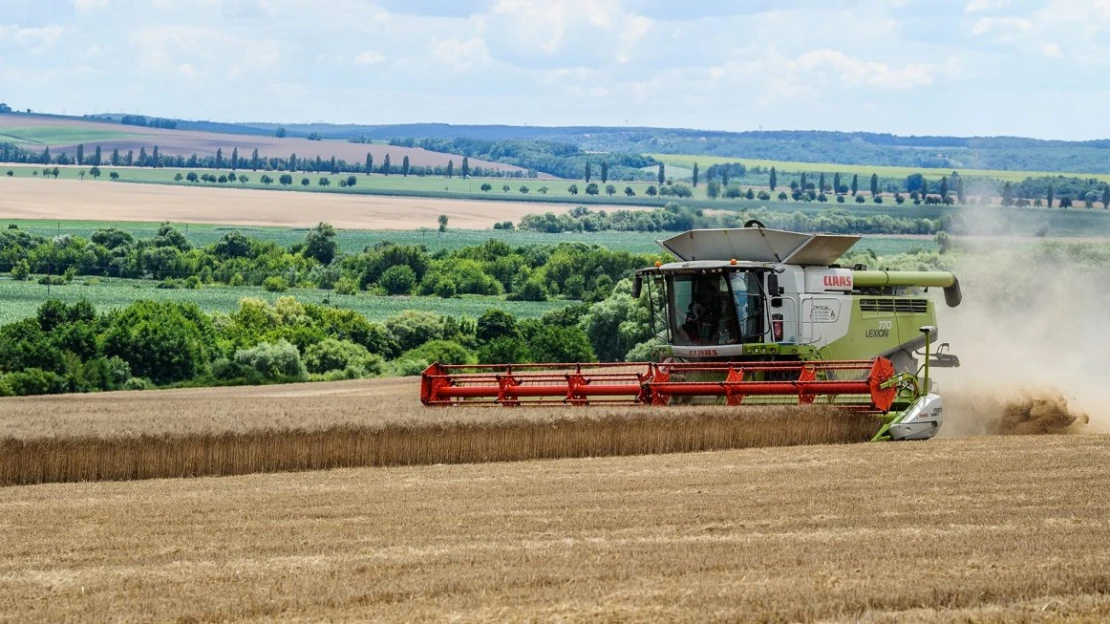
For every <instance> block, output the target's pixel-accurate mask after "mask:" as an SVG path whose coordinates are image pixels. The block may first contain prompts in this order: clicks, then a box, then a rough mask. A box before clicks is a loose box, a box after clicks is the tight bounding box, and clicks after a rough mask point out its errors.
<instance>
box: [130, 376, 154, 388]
mask: <svg viewBox="0 0 1110 624" xmlns="http://www.w3.org/2000/svg"><path fill="white" fill-rule="evenodd" d="M150 388H151V383H150V382H149V381H147V380H145V379H143V378H142V377H132V378H131V379H128V380H127V381H125V382H124V383H123V389H124V390H149V389H150Z"/></svg>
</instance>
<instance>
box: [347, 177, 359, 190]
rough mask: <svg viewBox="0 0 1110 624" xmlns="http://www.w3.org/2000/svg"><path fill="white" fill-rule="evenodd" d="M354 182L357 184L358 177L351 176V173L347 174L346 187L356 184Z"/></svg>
mask: <svg viewBox="0 0 1110 624" xmlns="http://www.w3.org/2000/svg"><path fill="white" fill-rule="evenodd" d="M356 184H358V178H356V177H355V176H353V175H349V176H347V187H348V188H350V187H352V186H354V185H356Z"/></svg>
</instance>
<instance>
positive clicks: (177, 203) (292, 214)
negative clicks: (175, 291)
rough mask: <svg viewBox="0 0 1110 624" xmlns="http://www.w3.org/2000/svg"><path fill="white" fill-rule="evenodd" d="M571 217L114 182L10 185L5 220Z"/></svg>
mask: <svg viewBox="0 0 1110 624" xmlns="http://www.w3.org/2000/svg"><path fill="white" fill-rule="evenodd" d="M547 211H554V212H557V213H562V212H565V211H566V206H565V205H555V204H544V203H537V202H532V203H525V202H511V201H505V202H497V203H492V202H483V201H478V200H457V199H439V198H421V197H386V196H376V195H347V194H340V193H294V192H274V191H263V190H254V189H234V188H232V189H228V188H205V187H196V188H194V187H186V186H158V185H147V184H114V183H111V182H106V181H85V182H81V181H76V180H50V181H46V180H35V179H30V178H12V179H5V180H4V187H3V194H0V218H2V219H5V220H9V219H43V220H56V221H64V220H101V221H144V222H149V221H172V222H174V223H204V224H231V225H256V226H278V227H312V226H314V225H316V224H317V223H319V222H320V221H327V222H328V223H331V224H332V225H334V226H335V227H338V228H346V229H363V230H413V229H416V228H420V227H429V228H435V227H437V223H436V219H438V218H439V216H440V215H446V216H447V217H448V219H449V224H450V227H453V228H455V227H457V228H467V229H486V228H489V227H492V226H493V224H494V223H495V222H500V221H505V220H511V221H513V222H518V221H520V218H521V217H523V216H525V215H529V214H534V213H543V212H547Z"/></svg>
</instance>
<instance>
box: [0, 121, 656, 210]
mask: <svg viewBox="0 0 1110 624" xmlns="http://www.w3.org/2000/svg"><path fill="white" fill-rule="evenodd" d="M2 139H3V136H2V135H0V140H2ZM87 156H88V154H86V157H87ZM108 156H109V154H104V155H103V158H104V160H107V159H108ZM44 168H45V167H42V166H37V167H36V166H28V165H4V164H0V172H3V173H7V172H8V171H11V172H12V174H13V177H21V178H25V177H42V171H43V169H44ZM53 168H54V166H53V165H51V166H50V169H51V170H53ZM90 169H91V167H90V166H87V165H86V166H83V167H77V166H73V165H69V166H60V167H58V178H59V179H64V180H75V179H79V178H81V177H82V176H81V172H85V179H91V177H89V176H88V172H89V170H90ZM100 170H101V172H102V174H101V179H102V180H108V179H109V176H110V173H111V172H113V171H114V172H116V173H118V174H119V181H120V182H144V183H157V184H177V183H180V184H182V185H187V186H217V187H224V186H234V187H236V188H254V189H281V188H286V187H283V186H282V185H281V184H280V183H279V182H278V180H279V179H280V177H281V176H282V175H283V174H285V173H288V172H285V171H261V170H260V171H252V170H250V169H240V170H238V171H236V172H235V174H236V175H238V176H244V175H245V176H247V178H248V182H247V183H245V184H244V183H240V182H236V183H235V184H219V183H216V184H212V183H208V182H200V181H198V182H195V183H191V182H188V181H185V180H182V181H180V182H178V181H176V180H175V179H174V178H175V177H176V176H177V175H178V174H181V175H182V176H187V175H188V174H189V172H190V171H192V172H195V173H196V174H197V175H201V174H205V173H209V174H212V175H215V176H216V177H219V176H220V175H227V174H229V173H231V171H230V170H226V169H225V170H218V169H200V168H198V169H172V168H160V169H152V168H148V167H113V166H111V165H109V164H102V165H101V166H100ZM264 175H266V176H269V177H270V178H273V183H272V184H268V185H267V184H263V183H262V176H264ZM290 175H292V176H293V184H292V185H291V186H290V187H287V189H288V190H298V191H327V192H348V193H360V192H362V193H373V192H379V193H384V192H388V193H390V194H398V195H405V194H408V195H418V196H427V197H466V198H470V199H512V200H514V201H522V200H523V201H552V200H559V199H562V200H568V199H573V200H574V201H582V202H584V203H585V202H588V201H589V200H591V199H604V200H609V201H612V200H617V201H622V202H626V203H632V204H636V203H642V202H644V201H651V202H654V203H658V204H659V205H662V204H663V203H665V202H666V198H662V199H660V198H651V197H649V196H648V195H647V193H646V191H647V187H648V186H649V185H650V184H651V183H650V182H616V181H610V182H609V184H612V185H613V187H615V188H616V193H615V195H614V196H613V197H608V196H606V194H605V187H606V186H608V185H607V184H603V183H601V181H600V180H595V182H597V184H598V186H599V193H600V194H599V196H598V197H597V198H591V197H590V196H588V195H586V183H585V182H583V181H582V180H559V179H539V178H535V179H529V178H462V177H461V176H456V177H452V178H447V177H445V176H417V175H410V176H402V175H400V174H393V175H388V176H387V175H382V174H380V173H375V174H374V175H370V176H367V175H365V174H350V173H343V174H339V175H323V174H316V173H291V174H290ZM351 175H354V177H355V180H356V185H355V186H354V187H352V188H341V187H340V186H339V182H340V180H346V179H347V178H348V177H349V176H351ZM51 178H53V176H51ZM306 178H307V179H308V181H309V184H308V185H307V186H306V185H304V184H302V181H303V180H304V179H306ZM321 178H323V179H327V180H328V184H327V186H322V185H320V179H321ZM483 184H489V185H490V186H492V187H493V188H492V189H491V190H489V191H483V190H482V185H483ZM506 185H507V186H508V187H509V190H508V191H505V190H504V187H505V186H506ZM571 185H577V187H578V195H572V194H571V193H570V191H569V190H568V189H569V188H570V186H571ZM522 187H526V188H527V189H528V192H526V193H525V192H522V191H521V188H522ZM625 187H631V188H632V189H633V191H634V192H635V196H634V197H632V198H629V197H628V196H627V195H626V194H625V192H624V189H625ZM544 188H546V189H547V191H546V193H545V192H543V191H542V190H543V189H544Z"/></svg>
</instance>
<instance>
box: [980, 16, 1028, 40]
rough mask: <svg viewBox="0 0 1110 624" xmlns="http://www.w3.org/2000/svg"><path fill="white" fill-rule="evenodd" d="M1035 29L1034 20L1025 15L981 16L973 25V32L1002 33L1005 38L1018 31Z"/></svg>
mask: <svg viewBox="0 0 1110 624" xmlns="http://www.w3.org/2000/svg"><path fill="white" fill-rule="evenodd" d="M1032 29H1033V22H1031V21H1029V20H1027V19H1025V18H1024V17H980V18H979V19H978V20H976V21H975V24H974V25H973V26H972V27H971V34H973V35H986V34H989V33H1000V35H1001V36H1002V37H1003V38H1007V39H1008V38H1010V37H1011V36H1013V35H1015V34H1017V33H1023V32H1029V31H1030V30H1032Z"/></svg>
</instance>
